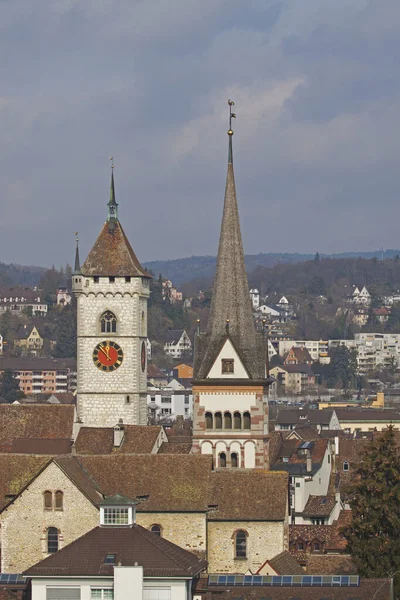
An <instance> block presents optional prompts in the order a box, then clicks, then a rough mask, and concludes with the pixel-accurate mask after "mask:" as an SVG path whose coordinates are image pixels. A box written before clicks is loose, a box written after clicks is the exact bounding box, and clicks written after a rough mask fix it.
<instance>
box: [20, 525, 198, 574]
mask: <svg viewBox="0 0 400 600" xmlns="http://www.w3.org/2000/svg"><path fill="white" fill-rule="evenodd" d="M111 552H112V553H113V554H115V555H116V556H115V561H116V564H121V565H123V566H134V565H135V564H139V565H140V566H141V567H143V574H144V576H145V577H178V578H181V577H185V578H186V577H190V578H192V577H194V576H196V575H197V574H198V573H200V572H201V571H203V570H204V569H205V568H206V566H207V563H206V561H204V560H201V559H199V558H198V557H197V556H195V555H194V554H192V553H191V552H188V551H187V550H184V549H183V548H180V547H179V546H177V545H176V544H173V543H172V542H169V541H168V540H166V539H165V538H162V537H159V536H157V535H155V534H154V533H151V532H150V531H148V530H147V529H145V528H144V527H141V526H140V525H137V524H135V525H133V526H132V527H95V528H94V529H92V530H91V531H89V532H88V533H86V534H85V535H83V536H82V537H80V538H78V539H77V540H75V541H74V542H72V543H71V544H69V545H68V546H65V548H62V549H61V550H59V551H58V552H56V553H55V554H52V555H50V556H48V557H47V558H45V559H44V560H42V561H40V562H39V563H37V564H36V565H34V566H33V567H31V568H30V569H28V570H27V571H26V573H25V575H29V576H33V577H46V576H55V575H59V576H64V577H67V576H72V575H75V576H96V575H97V576H107V575H108V576H110V575H113V573H114V565H112V564H106V563H105V562H104V559H105V557H106V555H107V554H110V553H111Z"/></svg>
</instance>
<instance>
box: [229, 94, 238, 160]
mask: <svg viewBox="0 0 400 600" xmlns="http://www.w3.org/2000/svg"><path fill="white" fill-rule="evenodd" d="M228 106H229V131H228V135H229V150H228V164H232V163H233V152H232V136H233V129H232V119H236V113H234V112H232V106H235V103H234V101H233V100H228Z"/></svg>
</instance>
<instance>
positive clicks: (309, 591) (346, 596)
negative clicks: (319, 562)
mask: <svg viewBox="0 0 400 600" xmlns="http://www.w3.org/2000/svg"><path fill="white" fill-rule="evenodd" d="M208 590H210V592H209V593H210V595H206V593H207V591H208ZM195 595H196V596H197V595H199V596H200V597H201V599H202V600H206V599H207V600H239V598H240V600H262V599H264V600H267V599H268V600H353V599H354V600H372V598H373V599H374V600H392V598H393V596H392V591H391V582H390V579H361V580H360V585H358V586H357V587H335V588H333V589H332V588H327V587H324V588H321V587H307V586H306V587H273V588H272V587H263V586H260V587H245V586H233V585H231V584H230V585H229V586H226V587H224V586H213V587H211V586H210V587H208V586H207V581H206V580H200V582H199V583H198V584H197V585H196V592H195Z"/></svg>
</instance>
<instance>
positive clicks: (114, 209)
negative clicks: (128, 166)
mask: <svg viewBox="0 0 400 600" xmlns="http://www.w3.org/2000/svg"><path fill="white" fill-rule="evenodd" d="M110 160H111V186H110V200H109V202H108V217H107V221H108V223H109V229H110V231H113V230H114V225H115V222H116V221H117V220H118V204H117V203H116V201H115V188H114V157H113V156H110Z"/></svg>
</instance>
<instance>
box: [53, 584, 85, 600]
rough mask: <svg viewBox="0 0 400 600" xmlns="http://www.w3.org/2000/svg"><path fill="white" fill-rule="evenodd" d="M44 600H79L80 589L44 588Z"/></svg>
mask: <svg viewBox="0 0 400 600" xmlns="http://www.w3.org/2000/svg"><path fill="white" fill-rule="evenodd" d="M46 600H81V588H76V587H75V588H73V587H67V586H65V587H60V588H51V587H48V588H46Z"/></svg>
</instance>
